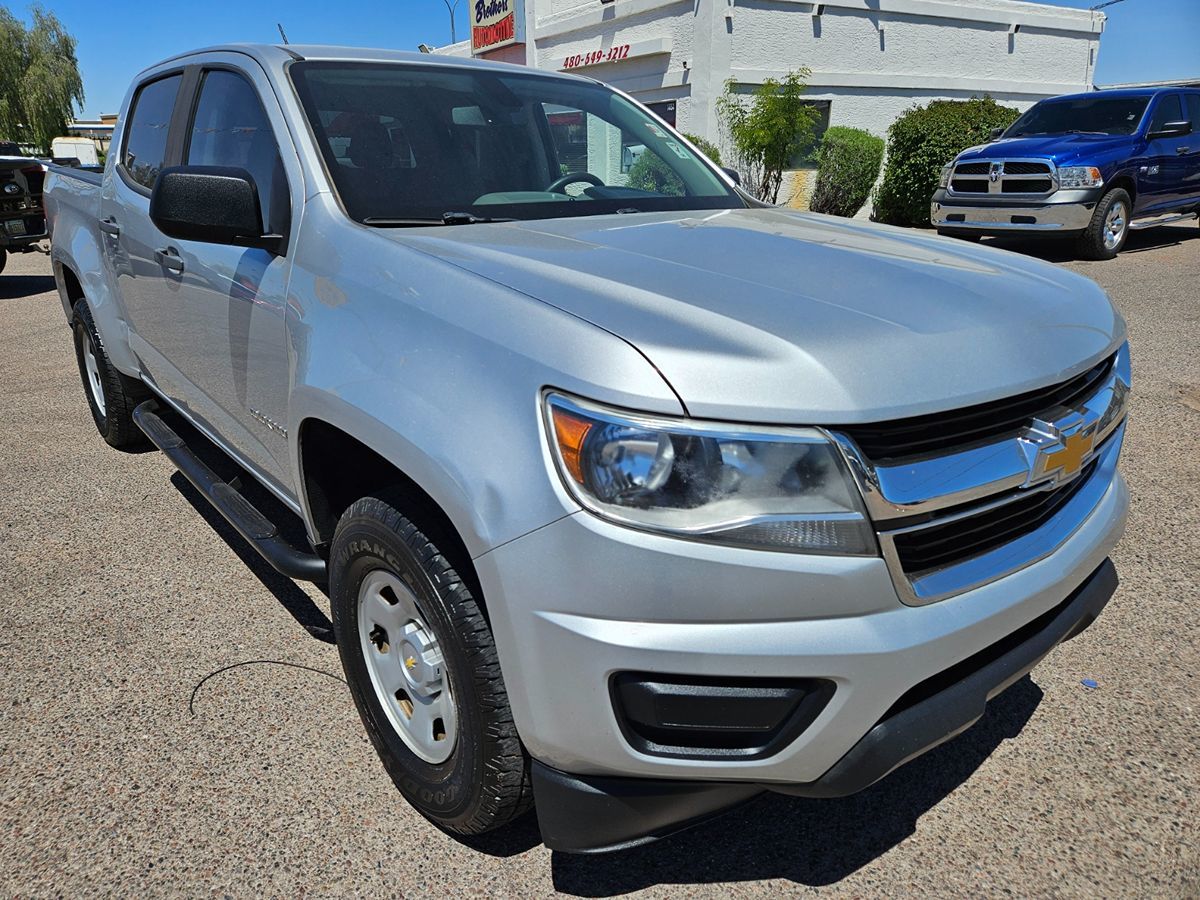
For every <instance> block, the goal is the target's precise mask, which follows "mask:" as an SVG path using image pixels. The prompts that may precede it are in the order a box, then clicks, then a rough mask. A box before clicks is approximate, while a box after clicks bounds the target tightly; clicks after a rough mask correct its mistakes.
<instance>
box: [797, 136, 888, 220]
mask: <svg viewBox="0 0 1200 900" xmlns="http://www.w3.org/2000/svg"><path fill="white" fill-rule="evenodd" d="M882 163H883V138H878V137H876V136H875V135H873V134H871V133H870V132H869V131H863V130H862V129H861V128H844V127H841V126H837V125H834V126H832V127H830V128H828V129H826V131H825V137H823V138H822V139H821V149H820V150H819V151H818V152H817V186H816V188H815V189H814V190H813V197H812V202H811V203H810V204H809V209H811V210H812V211H813V212H819V213H829V214H830V215H833V216H846V217H847V218H849V217H850V216H853V215H854V214H855V213H857V212H858V211H859V210H860V209H862V205H863V204H864V203H866V202H867V197H869V196H870V195H871V188H872V186H874V184H875V179H876V178H878V177H879V166H880V165H881V164H882Z"/></svg>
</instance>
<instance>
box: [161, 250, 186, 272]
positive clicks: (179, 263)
mask: <svg viewBox="0 0 1200 900" xmlns="http://www.w3.org/2000/svg"><path fill="white" fill-rule="evenodd" d="M154 258H155V259H156V260H157V261H158V264H159V265H160V266H162V267H163V268H164V269H170V270H171V271H172V272H182V271H183V260H182V259H181V258H180V256H179V254H178V253H176V252H175V251H174V250H173V249H172V248H170V247H168V248H167V249H166V250H155V251H154Z"/></svg>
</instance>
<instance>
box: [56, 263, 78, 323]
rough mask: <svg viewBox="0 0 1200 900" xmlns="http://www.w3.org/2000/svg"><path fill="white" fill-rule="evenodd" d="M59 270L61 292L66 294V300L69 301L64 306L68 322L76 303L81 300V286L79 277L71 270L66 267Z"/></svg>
mask: <svg viewBox="0 0 1200 900" xmlns="http://www.w3.org/2000/svg"><path fill="white" fill-rule="evenodd" d="M61 268H62V284H63V292H64V293H65V294H66V298H67V300H68V301H69V302H68V303H66V304H64V305H65V306H67V307H68V309H67V311H66V312H67V319H68V320H69V319H70V318H71V315H72V311H73V310H74V308H75V303H76V301H78V300H82V299H83V284H82V283H81V282H80V281H79V277H78V276H77V275H76V274H75V273H74V272H73V271H71V269H69V268H67V267H66V266H62V267H61Z"/></svg>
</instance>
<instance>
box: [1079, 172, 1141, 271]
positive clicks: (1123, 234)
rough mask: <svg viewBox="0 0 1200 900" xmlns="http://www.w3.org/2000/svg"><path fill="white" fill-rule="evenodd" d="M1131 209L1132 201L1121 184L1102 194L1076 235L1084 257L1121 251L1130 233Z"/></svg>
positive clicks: (1111, 254)
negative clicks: (1089, 216) (1078, 234)
mask: <svg viewBox="0 0 1200 900" xmlns="http://www.w3.org/2000/svg"><path fill="white" fill-rule="evenodd" d="M1132 209H1133V204H1132V202H1131V201H1130V199H1129V194H1128V193H1127V192H1126V191H1125V189H1124V188H1113V189H1112V190H1110V191H1109V192H1108V193H1107V194H1105V195H1104V196H1103V197H1101V198H1100V202H1099V203H1097V204H1096V208H1095V209H1094V210H1092V220H1091V221H1090V222H1088V226H1087V228H1085V229H1084V231H1083V234H1081V235H1080V236H1079V242H1078V246H1079V255H1080V256H1082V257H1083V258H1084V259H1112V258H1113V257H1114V256H1116V255H1117V254H1118V253H1120V252H1121V250H1122V249H1123V248H1124V246H1125V241H1126V240H1127V239H1128V237H1129V216H1130V212H1131V210H1132ZM1118 223H1119V225H1118ZM1114 227H1116V228H1117V233H1116V234H1114V233H1113V229H1114Z"/></svg>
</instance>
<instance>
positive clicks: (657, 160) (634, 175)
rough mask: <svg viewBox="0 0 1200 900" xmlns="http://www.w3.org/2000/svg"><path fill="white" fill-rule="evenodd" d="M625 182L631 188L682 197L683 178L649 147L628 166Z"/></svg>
mask: <svg viewBox="0 0 1200 900" xmlns="http://www.w3.org/2000/svg"><path fill="white" fill-rule="evenodd" d="M627 184H628V186H629V187H631V188H637V189H638V190H641V191H652V192H654V193H656V194H665V195H666V196H668V197H682V196H683V193H684V190H683V180H682V179H680V177H679V176H678V175H676V174H675V172H674V171H672V169H671V167H670V166H668V165H667V164H666V163H665V162H664V161H663V158H662V157H661V156H659V155H658V154H657V153H655V152H654V151H653V150H651V149H650V148H649V147H647V148H646V149H645V150H643V151H642V155H641V156H639V157H638V158H637V160H636V161H635V162H634V164H633V165H632V166H630V167H629V181H628V182H627Z"/></svg>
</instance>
